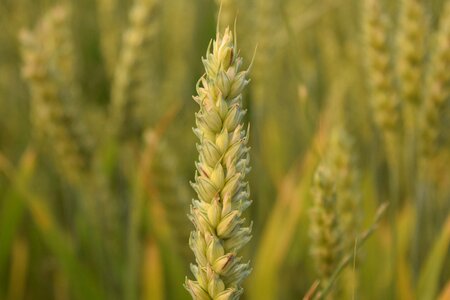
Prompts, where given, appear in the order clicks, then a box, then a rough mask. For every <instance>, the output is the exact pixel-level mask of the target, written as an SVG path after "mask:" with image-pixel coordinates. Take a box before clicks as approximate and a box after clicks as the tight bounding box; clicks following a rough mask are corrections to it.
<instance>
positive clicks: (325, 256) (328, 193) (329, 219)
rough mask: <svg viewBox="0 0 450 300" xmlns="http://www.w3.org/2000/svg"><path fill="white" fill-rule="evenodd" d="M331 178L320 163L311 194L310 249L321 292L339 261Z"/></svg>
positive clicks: (332, 181)
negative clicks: (312, 198)
mask: <svg viewBox="0 0 450 300" xmlns="http://www.w3.org/2000/svg"><path fill="white" fill-rule="evenodd" d="M332 177H333V176H332V171H331V170H330V168H329V167H327V166H326V164H324V163H322V164H321V165H320V166H319V167H318V168H317V170H316V173H315V175H314V184H313V190H312V192H313V196H314V200H313V201H314V202H313V208H312V209H311V225H310V232H309V233H310V237H311V248H310V249H311V255H312V257H313V259H314V262H315V264H316V268H317V273H318V275H319V279H320V282H321V286H322V288H323V287H325V286H327V285H328V282H329V280H330V278H331V276H332V274H333V272H334V269H335V267H336V265H337V263H338V259H339V243H340V240H339V239H340V234H339V229H338V219H337V202H336V186H335V182H334V180H333V178H332Z"/></svg>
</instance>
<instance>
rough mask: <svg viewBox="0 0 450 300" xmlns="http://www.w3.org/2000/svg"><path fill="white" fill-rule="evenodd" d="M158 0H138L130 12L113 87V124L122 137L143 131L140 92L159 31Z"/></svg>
mask: <svg viewBox="0 0 450 300" xmlns="http://www.w3.org/2000/svg"><path fill="white" fill-rule="evenodd" d="M157 6H158V0H135V2H134V4H133V6H132V8H131V10H130V14H129V21H130V26H129V28H128V29H127V30H126V31H125V33H124V35H123V40H122V49H121V52H120V57H119V61H118V63H117V66H116V69H115V73H114V79H113V86H112V91H111V98H112V103H111V118H112V120H111V124H112V128H113V131H114V132H113V134H114V135H115V136H116V137H119V138H125V137H126V136H133V135H136V134H137V135H139V134H140V132H141V131H142V124H140V122H139V121H140V120H139V118H137V115H138V113H137V110H138V105H137V102H138V101H139V97H141V96H142V95H140V94H139V92H140V91H141V89H142V87H143V86H144V85H145V81H146V80H147V78H146V76H145V72H146V70H145V67H146V66H148V65H147V64H146V62H147V59H148V56H147V54H148V48H149V45H150V44H151V43H152V42H153V41H154V36H155V35H156V22H155V12H156V9H157Z"/></svg>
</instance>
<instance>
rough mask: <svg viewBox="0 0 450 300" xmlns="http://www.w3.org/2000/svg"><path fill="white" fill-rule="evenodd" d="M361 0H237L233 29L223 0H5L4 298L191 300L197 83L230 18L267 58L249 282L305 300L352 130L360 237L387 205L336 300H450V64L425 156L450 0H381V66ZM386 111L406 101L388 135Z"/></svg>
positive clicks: (249, 100)
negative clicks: (318, 226) (327, 163)
mask: <svg viewBox="0 0 450 300" xmlns="http://www.w3.org/2000/svg"><path fill="white" fill-rule="evenodd" d="M364 2H365V1H359V0H314V1H313V0H243V1H236V0H223V1H222V12H221V14H220V17H219V19H220V22H219V26H217V25H216V24H217V19H218V18H217V16H218V12H219V4H220V3H219V1H214V0H192V1H187V0H134V1H133V0H95V1H91V0H76V1H75V0H73V1H70V0H67V1H49V0H0V299H9V300H19V299H189V298H190V296H189V294H188V293H187V292H186V290H185V289H184V287H183V285H182V284H183V282H184V278H185V276H188V277H192V275H191V274H190V271H189V264H190V263H191V262H193V261H194V257H193V254H192V252H191V251H190V249H189V246H188V237H189V232H190V231H191V230H193V225H192V224H191V223H190V221H189V220H188V217H187V214H188V212H189V205H190V202H191V199H192V198H194V197H195V195H194V192H193V190H192V188H191V187H190V185H189V182H190V181H192V180H193V178H194V170H195V166H194V162H195V161H196V159H197V152H196V146H195V145H196V142H197V141H196V138H195V135H194V134H193V132H192V127H194V126H195V121H194V117H195V112H196V111H197V109H198V106H197V104H196V103H195V102H194V101H193V100H192V95H194V94H195V86H196V83H197V80H198V79H199V78H200V76H201V75H202V74H203V72H204V71H203V65H202V61H201V57H202V56H204V55H205V53H206V49H207V46H208V43H209V41H210V39H212V38H214V37H215V34H216V28H217V27H219V29H220V30H222V29H223V28H225V27H226V26H230V27H233V28H234V24H235V20H236V28H235V30H236V33H237V42H238V48H239V49H240V55H242V56H243V57H244V65H245V66H248V65H250V63H251V61H252V60H253V64H252V69H251V73H250V78H251V83H250V85H249V86H248V88H247V89H246V91H245V93H244V102H245V105H246V107H247V108H248V113H247V119H246V122H249V123H250V124H251V125H250V145H251V160H252V171H251V173H250V176H249V181H250V186H251V191H252V197H251V198H252V199H253V204H252V206H251V207H250V209H249V210H248V213H247V216H246V218H247V219H248V220H252V221H253V238H252V240H251V242H250V243H249V245H248V246H246V247H245V249H244V250H243V255H244V257H245V259H249V260H251V264H252V267H253V272H252V274H251V275H250V276H249V278H248V279H247V280H246V281H245V285H244V288H245V293H244V295H243V296H242V298H243V299H301V298H303V297H304V296H305V295H306V294H307V292H308V290H310V287H311V286H313V284H314V282H315V281H316V280H317V279H319V274H318V272H317V270H316V267H315V265H314V263H313V261H314V260H313V259H312V255H311V245H312V243H313V240H314V237H311V236H310V230H309V228H310V226H311V225H310V220H311V214H310V211H311V206H312V203H313V201H314V200H313V199H314V191H312V182H313V174H314V171H315V170H316V168H317V166H318V164H319V163H321V161H323V160H324V157H327V155H328V153H329V152H330V151H333V149H334V146H333V143H332V136H333V132H335V129H336V128H340V129H342V128H344V129H345V132H346V138H348V139H349V140H350V141H351V142H350V145H351V147H350V148H348V149H349V150H348V152H347V154H348V155H349V157H350V158H351V161H352V164H351V166H352V168H354V169H352V172H355V174H358V175H357V176H356V177H355V178H356V179H355V185H354V186H352V190H351V192H352V194H351V195H352V196H351V197H354V200H355V203H356V206H355V207H353V208H352V210H351V212H350V215H353V217H355V219H357V220H358V222H357V224H358V225H357V227H355V228H354V230H355V232H356V233H357V234H356V235H355V237H359V235H358V234H363V233H364V230H366V229H368V228H370V226H371V225H372V224H373V222H374V221H373V220H374V219H373V218H374V215H375V212H376V210H377V207H379V206H380V205H381V204H382V203H384V202H389V203H390V206H389V208H388V209H387V211H386V213H385V215H384V216H383V217H382V218H381V220H380V221H379V224H378V226H377V229H376V230H375V231H374V232H373V234H372V235H371V236H370V238H369V239H367V241H365V242H364V245H361V247H359V244H357V246H355V247H354V250H355V251H348V249H347V250H345V249H340V250H342V251H341V254H340V256H339V257H342V258H344V257H345V255H353V253H356V252H357V259H355V260H353V259H352V261H351V263H350V264H349V265H348V266H347V267H346V268H345V270H344V272H341V273H340V274H341V275H342V276H344V277H342V276H341V277H340V278H338V279H337V280H336V282H335V284H334V287H333V289H335V290H336V291H335V294H334V297H335V298H337V299H405V300H406V299H408V300H410V299H418V300H422V299H437V298H438V299H450V256H449V242H450V218H449V216H450V215H449V212H450V172H449V171H448V166H449V165H450V145H449V143H448V141H449V131H448V130H447V129H448V126H449V125H450V119H449V116H450V114H449V105H448V102H449V101H448V100H449V97H448V95H449V93H448V90H449V82H448V80H446V78H448V76H447V77H446V76H443V77H444V79H443V81H442V84H441V85H440V86H439V87H440V89H439V91H438V93H437V94H438V95H440V98H439V99H443V100H442V101H441V102H440V103H439V109H437V111H436V112H435V114H433V122H432V126H433V130H434V131H433V133H434V135H433V137H434V139H433V145H431V144H430V147H431V148H433V149H432V151H431V150H430V152H426V154H423V153H422V150H421V149H422V148H423V145H422V144H423V143H425V142H423V140H421V136H422V135H421V134H420V132H421V131H420V130H421V129H420V128H421V125H420V124H421V123H420V120H421V119H423V118H422V117H421V114H422V113H423V111H424V109H423V107H424V106H425V104H423V103H425V102H426V100H427V95H428V94H429V90H432V87H433V78H432V79H431V80H427V78H428V77H427V76H428V75H427V74H429V73H431V74H432V70H433V68H437V66H436V65H433V64H434V60H433V57H434V53H435V52H437V51H438V50H439V47H440V46H439V45H440V44H439V42H438V40H439V39H438V38H437V37H438V36H441V39H442V40H443V43H444V45H447V48H444V50H443V52H442V53H444V54H443V59H442V60H441V61H439V62H440V66H441V67H442V68H444V70H450V69H449V68H448V67H450V58H449V56H450V54H449V51H450V46H448V45H449V44H450V35H449V32H450V30H449V29H447V31H445V30H444V29H442V28H443V27H445V26H444V25H441V24H444V23H445V22H444V21H445V20H447V22H446V24H448V23H449V22H448V19H449V18H450V9H449V8H448V7H450V4H449V3H448V1H446V0H427V1H425V0H423V1H420V0H418V1H410V0H398V1H397V0H396V1H388V0H386V1H381V0H380V1H374V2H375V3H377V5H379V8H380V11H381V13H382V14H383V16H382V20H383V22H382V23H383V26H384V27H380V28H379V30H380V32H381V33H380V35H381V36H382V35H383V34H384V35H385V40H386V49H385V54H386V57H387V58H386V59H387V63H386V64H385V65H384V66H386V65H387V67H386V68H385V69H382V70H381V73H377V74H376V73H375V72H376V70H373V69H371V65H370V59H371V56H373V55H374V54H373V53H372V52H371V50H370V49H368V47H369V48H370V45H368V44H367V42H366V40H367V38H368V36H367V35H368V34H369V33H368V31H367V30H366V27H365V26H366V25H367V24H366V25H365V19H364V18H365V16H366V15H367V14H370V12H368V9H367V8H365V7H364ZM366 2H367V1H366ZM369 2H370V1H369ZM372 2H373V1H372ZM408 2H417V3H419V7H420V8H421V11H420V13H422V14H423V23H419V25H417V26H416V27H414V26H415V25H414V20H416V19H415V17H414V15H413V17H412V19H411V20H412V21H411V20H410V21H411V22H412V23H413V25H411V26H412V27H414V28H416V31H417V32H418V33H417V34H416V35H415V34H414V32H413V34H412V35H410V36H408V37H410V38H411V40H408V39H406V40H403V42H400V44H399V42H398V40H399V39H398V36H400V35H401V34H402V30H405V29H404V27H402V24H403V23H402V21H401V20H402V18H401V16H402V12H403V11H402V7H403V6H404V5H406V4H405V3H408ZM445 6H447V9H444V7H445ZM403 13H404V12H403ZM446 26H447V27H449V26H448V25H446ZM377 34H378V33H377ZM417 36H422V39H416V38H417ZM377 37H378V35H377ZM402 43H404V44H405V45H406V46H405V47H408V46H409V47H411V45H412V47H413V51H412V52H416V51H417V52H420V51H422V52H423V55H422V56H421V58H420V60H419V62H417V63H416V64H417V65H418V66H420V67H419V72H420V75H418V76H419V77H418V79H417V81H416V84H414V86H415V87H416V90H417V95H419V96H418V97H417V98H419V100H417V102H418V103H419V104H417V105H416V108H415V109H413V110H412V113H411V114H406V115H405V114H404V111H405V110H407V107H408V103H407V99H404V98H406V97H404V94H403V93H402V86H405V85H406V84H407V83H405V81H406V80H407V79H408V78H409V77H408V76H406V77H405V76H402V73H401V72H398V70H399V69H400V70H401V67H399V66H400V65H401V63H402V62H401V55H399V52H401V51H400V50H399V49H401V46H402ZM436 49H438V50H436ZM445 49H447V50H445ZM255 50H256V51H255ZM382 51H383V50H382ZM368 61H369V63H368ZM375 65H376V64H375ZM447 72H448V71H447ZM380 74H381V75H382V78H387V79H386V80H387V81H391V82H392V89H391V90H390V91H389V92H390V93H391V94H390V95H391V96H392V99H393V101H394V102H395V103H396V105H395V107H394V109H393V110H391V111H389V110H383V108H385V107H384V106H383V105H381V106H380V105H378V106H377V105H372V104H371V103H373V99H372V98H373V97H374V94H375V95H376V92H377V91H373V90H374V88H373V86H372V88H371V80H372V81H373V77H376V76H380ZM431 77H432V76H431ZM376 79H377V78H375V81H376ZM378 79H379V78H378ZM382 80H383V79H382ZM430 81H431V83H430ZM376 88H377V87H375V89H376ZM381 93H383V91H381ZM375 101H376V100H375ZM380 107H381V108H380ZM380 109H381V111H382V113H387V114H388V115H387V116H385V117H386V118H394V119H395V118H396V117H395V116H399V117H398V119H396V120H397V122H396V123H395V122H394V123H395V124H396V125H395V126H394V127H393V128H389V130H391V131H390V132H395V138H393V139H391V140H390V139H389V138H386V128H385V127H383V126H380V122H377V118H376V115H377V114H379V110H380ZM377 110H378V111H377ZM391 114H392V115H391ZM394 115H395V116H394ZM404 115H405V116H404ZM408 118H412V119H414V120H416V121H415V122H414V121H413V124H416V123H417V124H416V125H412V127H413V129H412V130H410V127H409V124H410V123H408V120H409V119H408ZM405 124H406V125H405ZM330 143H331V144H330ZM389 143H393V144H394V146H393V147H391V148H390V147H389V146H388V144H389ZM421 143H422V144H421ZM427 145H428V144H427ZM392 149H395V150H394V151H391V150H392ZM336 180H338V178H336ZM338 197H339V196H338ZM356 200H357V201H356ZM355 226H356V225H355ZM344 238H345V236H344ZM347 238H348V237H347ZM356 241H357V239H356ZM346 251H347V252H346ZM338 261H339V260H338ZM345 276H347V277H345Z"/></svg>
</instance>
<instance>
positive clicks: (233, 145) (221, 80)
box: [185, 28, 251, 300]
mask: <svg viewBox="0 0 450 300" xmlns="http://www.w3.org/2000/svg"><path fill="white" fill-rule="evenodd" d="M210 49H211V44H210V46H209V47H208V51H207V53H206V58H204V59H203V64H204V66H205V70H206V74H205V75H204V76H203V77H202V78H201V79H200V80H199V82H198V85H197V93H198V96H195V97H194V100H195V101H196V102H197V103H198V104H199V105H200V111H199V112H198V113H197V114H196V124H197V128H195V129H194V132H195V134H196V135H197V137H198V138H199V140H200V144H199V145H198V151H199V161H198V162H197V164H196V166H197V172H196V175H195V183H192V186H193V188H194V190H195V191H196V192H197V195H198V200H193V204H192V206H191V214H190V218H191V220H192V222H193V223H194V225H195V231H193V232H192V233H191V237H190V240H189V244H190V247H191V249H192V251H193V252H194V254H195V258H196V263H197V264H196V265H191V270H192V273H193V274H194V276H195V279H196V280H195V281H192V280H188V279H186V283H185V287H186V289H187V290H188V291H189V292H190V294H191V296H192V297H193V299H218V300H223V299H239V297H240V295H241V294H242V292H243V289H242V287H241V282H242V281H243V279H244V278H245V277H247V276H248V274H249V273H250V267H249V263H242V262H241V257H239V256H238V251H239V249H241V248H242V247H243V246H244V245H245V244H246V243H247V242H248V241H249V240H250V238H251V235H250V233H251V226H250V227H245V226H244V223H245V219H243V218H242V213H243V212H244V211H245V209H246V208H247V207H248V206H249V205H250V203H251V201H250V200H249V194H250V189H249V185H248V182H246V181H245V175H246V174H247V173H248V172H249V169H250V168H249V160H250V157H249V148H248V147H247V146H246V145H247V142H248V138H249V137H248V132H247V131H246V130H245V128H244V125H243V123H242V118H243V116H244V115H245V110H244V109H243V107H242V95H241V93H242V91H243V89H244V87H245V86H246V85H247V84H248V82H249V81H248V80H247V74H248V70H244V71H241V70H240V69H241V65H242V58H240V57H239V56H238V54H239V53H238V51H237V49H236V48H235V43H234V41H233V34H232V33H231V31H230V30H229V29H228V28H227V29H226V30H225V32H224V34H223V35H220V34H219V33H217V36H216V39H215V41H213V42H212V51H211V52H210Z"/></svg>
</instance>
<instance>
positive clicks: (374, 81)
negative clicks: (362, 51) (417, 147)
mask: <svg viewBox="0 0 450 300" xmlns="http://www.w3.org/2000/svg"><path fill="white" fill-rule="evenodd" d="M364 4H365V7H364V15H365V17H364V30H365V32H364V38H365V44H366V51H367V53H366V56H367V75H368V77H369V83H370V86H371V93H372V95H371V105H372V110H373V114H374V119H375V123H376V124H377V126H378V128H379V130H380V131H381V133H382V135H383V138H384V142H385V147H386V152H387V156H388V160H390V163H391V167H393V166H392V164H393V163H395V159H396V157H397V155H396V152H397V151H398V150H397V149H398V140H399V138H398V135H397V134H396V129H397V128H398V121H399V115H398V111H397V106H398V103H397V99H396V96H395V93H394V88H393V86H392V76H391V75H390V74H391V68H390V65H389V63H390V55H389V49H388V38H387V26H386V22H385V20H384V16H383V14H382V11H381V8H380V6H379V1H378V0H365V1H364Z"/></svg>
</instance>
